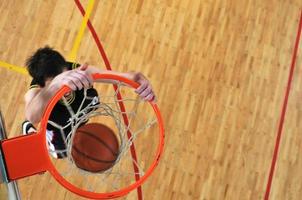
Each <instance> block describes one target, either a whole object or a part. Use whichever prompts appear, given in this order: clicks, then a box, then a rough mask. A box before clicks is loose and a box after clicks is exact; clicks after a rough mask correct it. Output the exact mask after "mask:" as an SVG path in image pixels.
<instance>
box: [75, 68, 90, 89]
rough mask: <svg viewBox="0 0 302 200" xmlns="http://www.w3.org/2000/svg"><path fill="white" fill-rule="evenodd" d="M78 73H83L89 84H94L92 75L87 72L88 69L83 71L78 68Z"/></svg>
mask: <svg viewBox="0 0 302 200" xmlns="http://www.w3.org/2000/svg"><path fill="white" fill-rule="evenodd" d="M75 72H76V73H78V74H81V75H82V76H83V78H85V79H86V80H87V81H88V83H89V85H90V86H92V85H93V79H92V77H91V75H90V74H89V73H88V72H87V71H83V70H76V71H75Z"/></svg>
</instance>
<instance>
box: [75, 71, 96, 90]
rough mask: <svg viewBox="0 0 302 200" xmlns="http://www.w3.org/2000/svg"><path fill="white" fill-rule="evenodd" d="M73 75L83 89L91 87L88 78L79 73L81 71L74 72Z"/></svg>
mask: <svg viewBox="0 0 302 200" xmlns="http://www.w3.org/2000/svg"><path fill="white" fill-rule="evenodd" d="M75 75H76V76H77V77H78V79H79V80H80V81H81V83H82V84H83V86H84V88H90V87H91V85H92V84H91V83H90V81H89V78H88V77H87V75H86V74H85V73H81V71H75Z"/></svg>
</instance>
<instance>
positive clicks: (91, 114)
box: [2, 74, 164, 199]
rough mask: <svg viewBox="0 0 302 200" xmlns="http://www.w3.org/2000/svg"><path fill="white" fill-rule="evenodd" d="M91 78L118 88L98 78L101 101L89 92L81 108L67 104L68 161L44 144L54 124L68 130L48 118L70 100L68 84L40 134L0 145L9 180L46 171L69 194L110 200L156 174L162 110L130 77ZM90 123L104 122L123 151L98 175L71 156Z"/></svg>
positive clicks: (46, 115)
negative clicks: (56, 156)
mask: <svg viewBox="0 0 302 200" xmlns="http://www.w3.org/2000/svg"><path fill="white" fill-rule="evenodd" d="M93 79H94V80H95V81H97V80H100V79H102V80H104V79H105V80H113V81H114V82H115V83H116V84H115V85H116V87H115V88H116V89H115V90H112V87H111V86H112V85H111V84H106V83H98V82H97V83H95V89H96V90H97V91H98V92H99V99H95V98H92V97H89V96H87V92H86V91H85V92H84V98H83V101H82V103H81V106H80V107H79V109H78V110H76V111H75V110H72V108H71V107H70V106H68V105H67V104H66V105H67V109H68V112H69V113H70V120H69V121H68V123H69V124H68V125H69V126H70V127H71V129H70V132H68V133H67V134H66V133H63V131H62V137H64V141H65V144H66V149H64V150H63V151H64V152H65V153H66V154H67V159H53V158H52V157H51V156H49V155H50V154H52V153H59V152H56V150H53V149H51V148H50V147H49V146H48V145H47V143H46V127H47V125H49V124H50V125H52V126H54V127H56V128H58V129H59V130H63V129H64V127H63V126H61V125H59V124H56V123H55V122H53V121H49V117H50V115H51V112H52V110H53V108H54V106H55V105H56V103H57V102H58V101H60V100H61V99H62V100H63V102H65V103H66V100H64V95H65V94H66V93H68V92H70V89H69V88H68V87H67V86H64V87H63V88H62V89H60V90H59V91H58V92H57V93H56V94H55V95H54V97H53V98H52V99H51V100H50V102H49V104H48V106H47V108H46V110H45V112H44V115H43V118H42V121H41V124H40V129H39V132H38V133H37V134H31V135H27V136H21V137H17V138H13V139H9V140H6V141H4V142H3V143H2V147H3V152H4V155H5V160H6V163H7V170H8V176H9V178H10V179H11V180H16V179H19V178H22V177H26V176H30V175H34V174H37V173H41V172H43V171H48V172H50V173H51V174H52V176H53V177H54V178H55V179H56V180H57V181H58V182H59V183H60V184H61V185H62V186H64V187H65V188H67V189H68V190H70V191H71V192H74V193H76V194H78V195H80V196H83V197H87V198H92V199H108V198H116V197H120V196H123V195H126V194H127V193H129V192H130V191H132V190H134V189H136V188H137V187H139V186H140V185H141V184H142V183H143V182H144V181H145V180H146V179H147V178H148V177H149V176H150V175H151V174H152V172H153V171H154V169H155V167H156V166H157V165H158V163H159V159H160V157H161V154H162V152H163V146H164V127H163V120H162V118H161V114H160V111H159V108H158V107H157V105H156V104H154V103H151V102H145V101H142V100H141V99H140V98H138V95H137V94H136V93H135V92H134V90H133V88H134V89H136V88H137V87H138V86H139V85H138V84H137V83H135V82H133V81H131V80H128V79H126V78H123V77H120V76H116V75H108V74H94V75H93ZM121 94H122V95H123V98H121ZM84 101H85V102H89V103H88V105H87V106H83V105H84V103H83V102H84ZM87 122H88V123H89V122H93V123H102V124H105V125H106V126H108V127H110V128H111V129H112V130H113V131H114V133H115V134H116V136H117V138H118V143H119V154H118V157H117V159H116V160H115V163H114V165H113V166H112V167H111V168H110V169H107V170H105V171H102V172H100V173H91V172H87V171H85V170H82V169H80V168H78V167H77V166H76V165H75V162H74V160H73V157H72V156H71V149H72V144H73V138H74V135H75V132H76V130H77V129H78V127H80V126H81V125H82V124H85V123H87ZM16 146H18V148H16ZM33 146H34V151H33ZM29 153H31V154H32V155H29ZM61 153H62V152H61ZM25 155H26V156H25ZM24 157H26V158H24ZM28 157H30V158H31V160H29V159H28ZM29 162H30V163H29ZM20 166H22V167H20ZM134 177H135V179H134Z"/></svg>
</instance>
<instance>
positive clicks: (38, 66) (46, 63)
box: [26, 46, 66, 87]
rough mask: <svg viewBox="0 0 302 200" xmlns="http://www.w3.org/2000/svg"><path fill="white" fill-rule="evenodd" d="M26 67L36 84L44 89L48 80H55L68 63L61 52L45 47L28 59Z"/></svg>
mask: <svg viewBox="0 0 302 200" xmlns="http://www.w3.org/2000/svg"><path fill="white" fill-rule="evenodd" d="M26 66H27V70H28V72H29V74H30V75H31V76H32V77H33V79H34V80H35V81H36V83H37V84H38V85H40V86H41V87H44V86H45V80H46V79H47V78H53V77H55V76H56V75H58V74H60V73H62V72H63V69H64V68H65V67H66V61H65V59H64V57H63V56H62V55H61V54H60V53H59V52H57V51H55V50H54V49H52V48H50V47H48V46H45V47H44V48H40V49H38V50H37V51H36V52H35V53H34V54H33V55H32V56H31V57H29V58H28V59H27V61H26Z"/></svg>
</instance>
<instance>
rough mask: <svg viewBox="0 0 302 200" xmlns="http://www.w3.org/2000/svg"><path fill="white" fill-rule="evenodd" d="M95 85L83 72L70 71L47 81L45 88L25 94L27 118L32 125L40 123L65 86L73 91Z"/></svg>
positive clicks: (35, 89) (31, 90) (34, 89)
mask: <svg viewBox="0 0 302 200" xmlns="http://www.w3.org/2000/svg"><path fill="white" fill-rule="evenodd" d="M92 84H93V80H92V78H91V76H90V75H89V74H87V73H85V72H84V71H81V70H69V71H66V72H63V73H61V74H59V75H58V76H56V77H55V78H53V79H52V80H46V83H45V87H43V88H33V89H30V90H29V91H28V92H27V93H26V94H25V117H26V119H27V120H29V121H30V122H32V123H39V122H40V120H41V118H42V115H43V113H44V110H45V108H46V106H47V104H48V102H49V101H50V99H51V98H52V97H53V96H54V94H56V92H58V91H59V90H60V89H61V88H62V87H63V86H64V85H66V86H68V87H69V88H70V89H71V90H73V91H74V90H77V89H79V90H81V89H82V88H89V87H91V86H92Z"/></svg>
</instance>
